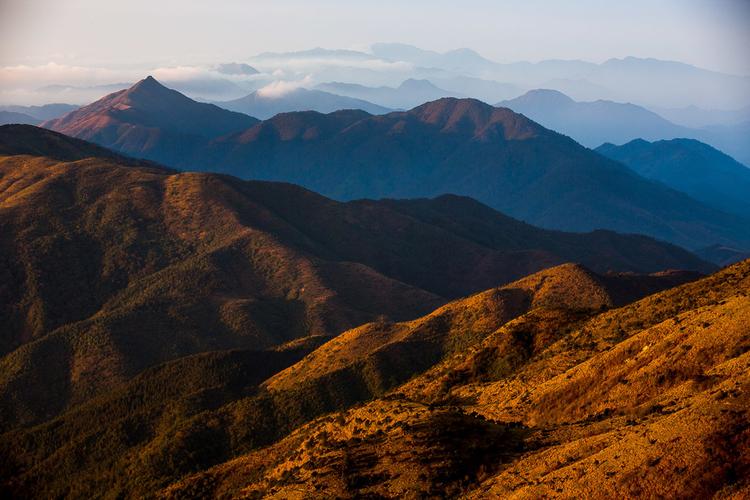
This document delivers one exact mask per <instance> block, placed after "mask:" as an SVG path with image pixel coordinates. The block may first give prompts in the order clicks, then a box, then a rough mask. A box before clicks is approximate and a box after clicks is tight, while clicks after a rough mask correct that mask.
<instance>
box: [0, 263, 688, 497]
mask: <svg viewBox="0 0 750 500" xmlns="http://www.w3.org/2000/svg"><path fill="white" fill-rule="evenodd" d="M692 278H694V276H691V275H689V274H684V273H671V274H666V275H659V276H637V275H627V276H618V275H610V276H597V275H596V274H594V273H591V272H590V271H588V270H586V269H584V268H581V267H580V266H575V265H565V266H561V267H557V268H553V269H550V270H546V271H543V272H541V273H539V274H536V275H534V276H531V277H528V278H525V279H523V280H520V281H518V282H516V283H512V284H509V285H507V286H505V287H502V288H499V289H493V290H489V291H486V292H483V293H480V294H478V295H475V296H472V297H469V298H467V299H462V300H459V301H456V302H453V303H450V304H448V305H446V306H445V307H442V308H440V309H438V310H436V311H435V312H433V313H432V314H430V315H428V316H426V317H424V318H419V319H417V320H414V321H410V322H407V323H396V324H394V323H390V322H387V321H379V322H376V323H372V324H368V325H364V326H362V327H360V328H357V329H354V330H351V331H349V332H346V333H344V334H342V335H341V336H339V337H338V338H336V339H333V340H330V341H328V342H327V343H323V344H322V345H320V344H321V342H320V341H315V340H313V339H311V341H306V342H304V343H292V344H288V345H285V346H282V347H281V348H278V349H276V350H274V351H266V352H265V353H261V352H254V351H231V352H222V353H207V354H202V355H196V356H189V357H184V358H181V359H179V360H177V361H172V362H169V363H165V364H162V365H159V366H158V367H155V368H153V369H150V370H146V371H144V372H143V373H142V374H141V375H139V376H138V377H136V378H134V379H133V380H131V381H130V382H128V383H126V384H123V385H121V386H120V387H119V388H117V389H116V390H114V391H110V392H108V393H106V394H102V395H101V396H99V397H97V398H95V399H93V400H91V401H90V402H89V403H87V404H85V405H80V406H78V407H76V408H73V409H71V410H69V411H67V412H65V413H64V414H63V415H61V416H60V417H58V418H55V419H54V420H51V421H50V422H49V423H46V424H43V425H40V426H36V427H33V428H27V429H22V430H19V431H16V432H11V433H8V434H6V435H5V438H6V439H4V440H3V441H2V442H3V443H4V445H3V446H0V454H2V457H3V458H4V459H5V458H8V459H9V460H5V461H3V462H2V463H3V465H4V467H5V469H4V470H3V472H4V473H5V474H4V475H6V476H13V477H15V478H17V480H16V483H15V484H14V485H12V486H15V488H16V490H15V491H16V492H22V491H25V492H27V493H34V494H36V495H58V494H59V492H60V491H61V488H67V489H68V490H67V491H68V493H69V494H71V495H72V496H87V495H92V494H93V495H96V494H98V493H101V492H105V491H106V492H108V493H109V494H121V495H125V496H133V495H135V496H138V495H144V494H149V493H151V492H153V491H154V490H156V489H158V488H159V487H161V486H165V485H167V484H169V482H172V481H174V480H175V478H177V477H179V476H181V475H183V474H185V473H190V472H192V471H195V470H196V469H197V470H200V469H202V468H206V467H208V466H210V465H212V464H215V463H218V462H221V461H223V460H226V459H227V458H230V457H232V456H236V455H238V454H240V453H243V452H244V451H243V450H252V449H257V448H258V447H260V446H265V445H268V444H272V443H273V442H274V441H276V440H278V439H280V438H282V437H283V436H284V435H285V434H287V433H289V432H290V431H293V430H294V429H295V428H296V427H300V426H303V427H302V429H305V427H304V424H305V423H306V422H309V421H310V420H312V419H314V418H315V417H316V416H318V415H322V414H326V413H329V412H331V411H332V410H336V409H346V408H348V407H350V406H352V405H353V404H354V403H356V402H359V401H365V400H368V399H371V398H372V397H373V396H377V395H382V394H383V393H384V391H387V390H389V389H392V388H395V387H396V386H398V385H399V384H400V383H401V382H403V381H404V380H406V379H408V378H409V377H410V375H415V374H419V373H421V372H422V371H424V370H425V369H427V368H429V367H430V366H431V365H433V364H435V363H436V362H438V361H440V360H441V359H445V360H449V359H453V357H454V356H455V355H460V354H461V353H463V352H465V351H466V349H468V348H470V347H471V346H472V345H474V344H476V343H477V342H479V341H480V340H481V339H483V338H486V337H487V336H488V335H492V333H493V332H494V331H495V330H497V329H498V328H500V327H501V326H502V325H503V324H505V323H507V322H509V321H511V320H513V319H514V318H518V317H519V316H522V315H524V314H525V313H527V312H530V311H540V310H546V309H547V308H566V309H565V310H568V309H567V308H569V309H570V310H571V312H570V314H571V316H575V317H577V318H579V319H581V318H586V317H587V315H590V314H592V313H593V312H594V311H600V310H601V309H602V308H607V307H609V306H611V305H613V304H622V303H624V302H627V301H630V300H633V299H634V298H637V297H640V296H642V295H643V294H645V293H648V292H653V291H657V290H660V289H662V288H664V287H668V286H672V285H675V284H679V283H681V282H684V281H685V280H689V279H692ZM322 340H328V339H322ZM316 348H317V349H316ZM310 351H312V352H310ZM308 353H309V354H308ZM305 354H308V356H307V357H304V358H303V359H302V360H300V358H301V357H302V356H304V355H305ZM260 360H263V362H262V363H259V361H260ZM285 368H286V369H285ZM273 371H276V373H277V375H275V376H272V375H273V373H272V372H273ZM175 374H183V375H181V376H180V377H175V376H174V375H175ZM263 377H266V378H267V379H266V380H265V382H263ZM268 377H270V378H268ZM386 404H388V403H386ZM369 406H370V405H368V407H369ZM368 407H365V408H368ZM416 408H417V409H419V408H423V403H419V404H417V406H416ZM454 410H455V409H454ZM443 411H444V410H443ZM439 412H440V411H439ZM359 416H360V415H359V414H358V415H357V417H359ZM446 416H447V417H448V418H449V420H452V419H453V417H454V416H455V414H454V412H453V411H451V412H449V414H448V415H446ZM394 417H396V415H394ZM329 418H330V417H329ZM165 420H168V421H169V422H170V425H168V426H167V425H164V424H163V422H164V421H165ZM390 420H391V419H389V421H390ZM399 420H400V419H399V418H398V417H396V418H395V421H396V422H398V421H399ZM440 420H441V417H438V418H437V419H436V422H437V421H440ZM358 422H361V420H359V421H358ZM467 423H471V421H468V422H467ZM312 425H313V426H314V425H316V424H312ZM131 426H136V427H137V428H138V431H136V432H131V431H129V430H128V428H130V427H131ZM481 428H482V427H481V426H480V427H479V428H478V429H477V431H478V430H479V429H481ZM490 428H492V426H490ZM404 430H405V431H406V430H408V429H404ZM425 430H426V431H428V434H427V435H426V436H424V435H423V436H422V439H421V441H422V445H421V446H424V450H425V451H427V450H429V449H430V448H431V447H433V446H436V447H441V446H444V445H448V443H444V442H443V439H441V438H440V436H442V434H441V428H440V427H438V428H436V429H431V430H430V429H425ZM486 430H488V429H486ZM433 432H437V433H438V434H437V435H434V434H433ZM296 434H297V435H299V432H296ZM347 434H348V433H346V432H344V433H340V434H338V436H346V435H347ZM420 434H421V433H420ZM449 435H453V432H450V433H448V434H447V435H446V436H445V437H447V436H449ZM484 435H485V437H486V438H488V436H487V435H486V434H484ZM430 436H432V438H431V437H430ZM456 437H457V436H456ZM476 437H477V438H478V437H479V434H477V436H476ZM433 438H434V439H433ZM464 438H466V436H464ZM292 439H293V438H292ZM293 441H294V442H295V444H296V445H298V444H299V443H298V442H297V441H296V440H295V439H293ZM450 441H453V439H451V440H450ZM282 442H283V441H282ZM493 442H494V441H493ZM36 443H39V444H36ZM56 443H65V444H63V445H62V446H57V444H56ZM320 443H321V444H323V441H322V440H321V441H320ZM488 444H489V443H488ZM324 446H325V445H324ZM472 446H473V445H472ZM53 447H54V449H53ZM84 447H85V449H86V450H88V451H87V452H86V453H85V454H84V456H85V457H84V458H83V462H78V463H75V462H73V461H70V460H69V459H68V458H67V457H70V456H77V455H78V454H79V453H81V452H82V450H83V449H84ZM305 448H306V449H308V450H310V452H311V453H313V452H314V450H315V449H316V448H315V444H313V442H310V443H308V445H306V446H305ZM407 448H410V447H407ZM11 449H15V450H16V452H15V453H14V454H13V457H10V454H9V452H10V450H11ZM410 449H411V451H407V449H404V450H403V451H402V453H407V454H408V453H413V452H415V451H416V450H414V449H413V448H410ZM451 449H452V448H451V446H450V445H449V446H448V449H446V450H444V451H445V452H446V453H448V454H450V452H451ZM471 449H472V448H471V447H470V448H469V451H470V450H471ZM52 453H54V456H53V455H52ZM470 455H471V454H469V456H470ZM32 456H41V457H48V458H47V459H45V460H44V463H45V466H44V467H37V466H35V465H34V464H31V463H30V462H29V460H30V458H31V457H32ZM268 456H269V457H273V458H274V459H275V452H274V451H273V450H271V452H270V453H268ZM405 458H406V457H405ZM478 459H479V457H474V458H473V459H472V460H478ZM435 462H440V461H439V460H436V461H435ZM320 463H321V464H322V463H324V461H321V462H320ZM435 465H436V466H439V465H438V464H437V463H436V464H435ZM452 467H456V468H458V469H460V468H461V465H460V464H459V463H455V464H454V465H453V466H452ZM123 469H127V470H129V471H130V473H129V474H127V475H123V474H116V475H115V474H114V471H117V470H123ZM9 471H10V473H8V472H9ZM63 478H64V480H63ZM236 479H239V480H240V481H243V480H244V477H243V476H239V477H238V478H236ZM214 483H216V484H217V486H218V485H219V484H221V482H215V481H214ZM204 488H205V486H203V485H202V487H201V488H199V490H200V491H198V492H196V493H195V494H196V495H199V496H201V495H205V494H208V492H207V491H202V490H203V489H204ZM180 489H181V490H183V494H186V495H189V493H186V491H187V490H186V489H185V487H184V486H180ZM97 492H98V493H97Z"/></svg>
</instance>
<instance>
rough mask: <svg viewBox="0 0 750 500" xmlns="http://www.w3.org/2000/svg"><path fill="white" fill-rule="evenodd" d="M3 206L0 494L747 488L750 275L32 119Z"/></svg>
mask: <svg viewBox="0 0 750 500" xmlns="http://www.w3.org/2000/svg"><path fill="white" fill-rule="evenodd" d="M503 112H504V113H505V112H506V111H503ZM507 112H508V113H509V111H507ZM328 116H330V115H328ZM0 193H1V194H0V229H2V230H1V231H0V235H2V236H0V250H1V251H0V256H2V257H1V259H2V260H0V278H2V280H0V282H2V283H3V286H2V287H0V304H2V305H3V307H2V309H0V322H2V324H4V325H6V328H5V329H4V330H3V333H2V344H0V349H1V353H2V357H0V401H2V403H1V404H0V432H2V434H0V436H1V438H0V478H2V480H1V481H0V488H2V492H3V494H4V495H7V496H10V497H61V496H62V497H97V496H121V497H142V496H153V495H158V496H165V497H170V498H195V497H217V496H232V497H234V496H263V495H275V496H276V497H278V498H288V497H290V496H294V495H301V496H302V497H337V496H338V497H349V496H363V495H370V496H380V497H386V498H396V497H403V496H405V495H408V494H415V493H416V494H419V495H421V496H426V497H429V496H435V495H449V496H467V497H475V498H486V497H488V496H491V497H497V496H501V497H502V496H508V495H509V494H512V493H518V494H524V495H529V496H545V495H547V496H548V495H551V494H553V493H554V492H556V491H557V489H559V488H561V487H565V491H569V492H572V493H574V494H576V495H581V496H586V495H591V494H592V492H594V491H599V492H602V491H604V492H608V493H612V495H615V494H616V493H619V494H622V493H623V492H625V493H626V494H628V495H633V496H637V495H644V494H645V495H652V496H657V495H661V496H674V495H675V494H676V493H678V492H679V493H680V494H687V495H690V496H697V497H704V496H711V495H713V494H715V493H716V492H722V494H729V493H737V494H738V495H742V494H743V493H744V492H746V491H748V490H747V488H748V487H750V485H749V484H748V483H747V480H746V479H745V478H746V477H747V474H746V472H748V470H750V469H748V464H747V463H746V461H745V460H744V457H745V456H747V451H748V447H747V440H746V439H745V437H744V436H745V434H747V426H746V422H747V419H748V414H747V413H748V410H747V409H748V408H750V405H748V404H747V403H748V401H747V394H748V389H750V381H749V380H748V373H750V371H749V370H748V368H750V358H749V357H748V356H750V354H749V353H750V351H749V349H750V338H749V337H748V335H749V333H748V330H747V328H746V324H747V321H748V317H749V315H750V300H749V299H748V296H747V294H748V291H750V261H746V262H743V263H740V264H737V265H735V266H732V267H729V268H726V269H724V270H721V271H719V272H718V273H716V274H714V275H711V276H708V277H704V278H701V273H705V272H713V271H714V270H715V267H714V266H711V265H709V264H707V263H705V262H703V261H701V260H700V259H698V258H696V257H695V256H693V255H691V254H690V253H688V252H686V251H684V250H682V249H680V248H678V247H675V246H673V245H670V244H667V243H662V242H658V241H656V240H653V239H650V238H647V237H644V236H638V235H620V234H616V233H611V232H607V231H596V232H593V233H588V234H579V233H561V232H556V231H549V230H543V229H539V228H535V227H533V226H529V225H527V224H525V223H522V222H519V221H517V220H514V219H511V218H509V217H507V216H504V215H502V214H500V213H498V212H496V211H494V210H492V209H491V208H489V207H487V206H484V205H482V204H480V203H478V202H476V201H474V200H471V199H468V198H464V197H460V196H456V195H445V196H441V197H438V198H434V199H415V200H357V201H350V202H346V203H342V202H337V201H334V200H331V199H328V198H325V197H323V196H321V195H318V194H316V193H313V192H311V191H308V190H306V189H303V188H301V187H298V186H294V185H291V184H286V183H273V182H259V181H243V180H240V179H237V178H233V177H230V176H227V175H221V174H212V173H195V172H193V173H191V172H178V171H175V170H172V169H169V168H165V167H162V166H160V165H158V164H155V163H151V162H149V161H143V160H137V159H133V158H128V157H123V156H120V155H119V154H117V153H115V152H112V151H110V150H107V149H105V148H103V147H101V146H97V145H95V144H92V143H89V142H86V141H83V140H79V139H75V138H71V137H68V136H65V135H62V134H59V133H55V132H53V131H50V130H45V129H41V128H37V127H33V126H25V125H14V126H2V127H0ZM569 261H575V262H580V263H581V264H571V263H566V262H569ZM667 269H686V270H692V271H676V270H672V271H667ZM624 271H627V272H624ZM644 273H649V274H644ZM630 447H637V450H638V451H637V452H636V451H633V450H631V448H630ZM665 457H668V458H665ZM672 460H675V461H677V463H680V464H684V465H680V466H679V467H677V468H676V467H675V464H674V463H672ZM716 463H721V464H724V465H723V467H724V468H721V469H720V470H717V471H715V472H714V473H712V474H711V475H710V477H709V478H706V476H705V470H707V469H708V468H710V464H716ZM122 471H127V474H123V473H122ZM528 474H531V476H527V475H528ZM582 476H584V477H586V478H587V479H586V481H581V480H580V478H581V477H582ZM519 477H523V478H526V477H529V480H526V479H523V480H520V479H519Z"/></svg>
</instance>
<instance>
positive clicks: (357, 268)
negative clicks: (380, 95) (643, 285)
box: [0, 112, 712, 429]
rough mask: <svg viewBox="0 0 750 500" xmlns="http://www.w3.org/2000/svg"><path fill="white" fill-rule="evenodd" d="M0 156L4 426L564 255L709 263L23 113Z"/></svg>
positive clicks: (405, 307)
mask: <svg viewBox="0 0 750 500" xmlns="http://www.w3.org/2000/svg"><path fill="white" fill-rule="evenodd" d="M359 113H361V112H359ZM0 155H3V156H1V157H0V192H2V195H0V229H2V231H1V232H0V234H2V237H0V250H1V252H0V255H2V261H0V276H1V277H2V283H3V287H2V288H0V304H2V307H0V322H2V324H3V325H5V326H6V327H5V328H4V330H3V332H2V336H1V338H0V350H1V351H2V353H3V354H4V355H5V357H4V358H3V360H2V362H1V363H2V367H3V371H2V373H3V377H2V380H0V398H1V399H2V400H3V401H4V404H3V405H2V406H3V407H4V408H5V409H6V410H5V412H4V414H3V419H2V420H3V422H2V427H3V428H6V429H7V428H10V427H13V426H16V425H26V424H31V423H35V422H39V421H43V420H45V419H47V418H49V417H50V416H53V415H55V414H57V413H59V412H60V411H63V410H64V409H66V408H69V407H72V406H75V405H77V404H80V403H83V402H85V401H87V400H88V399H90V398H92V397H95V396H97V395H98V394H101V393H103V392H106V391H107V390H110V389H111V388H112V387H115V386H116V385H118V384H120V383H122V382H124V381H127V380H129V379H131V378H132V377H134V376H135V375H137V374H138V373H140V372H141V371H142V370H144V369H147V368H148V367H150V366H153V365H155V364H158V363H162V362H165V361H168V360H171V359H175V358H179V357H181V356H185V355H189V354H194V353H199V352H205V351H211V350H218V349H232V348H235V349H255V350H259V349H265V348H268V347H271V346H274V345H278V344H281V343H284V342H288V341H291V340H294V339H297V338H302V337H309V336H312V335H332V334H336V333H339V332H341V331H343V330H346V329H347V328H351V327H353V326H356V325H359V324H362V323H364V322H366V321H371V320H373V319H375V318H378V317H383V318H390V319H394V320H401V319H408V318H413V317H415V316H417V315H419V314H423V313H425V312H426V311H429V310H431V309H434V308H435V307H437V306H438V305H440V304H442V303H444V302H446V300H447V299H450V298H454V297H456V296H461V295H465V294H468V293H473V292H475V291H477V290H481V289H485V288H487V287H490V286H495V285H497V284H501V283H507V282H509V281H512V280H513V279H517V278H518V277H520V276H524V275H526V274H528V273H530V272H534V271H537V270H539V269H543V268H545V267H549V266H552V265H555V264H558V263H561V262H564V261H566V260H570V259H573V260H578V261H581V262H584V263H586V264H587V265H589V266H591V267H592V268H594V269H597V270H600V271H606V270H609V269H614V270H620V271H626V270H627V271H640V272H652V271H656V270H661V269H666V268H682V269H693V270H697V271H710V270H711V269H712V266H711V265H709V264H707V263H705V262H704V261H701V260H699V259H697V258H696V257H694V256H693V255H691V254H689V253H687V252H686V251H684V250H682V249H680V248H677V247H674V246H672V245H668V244H664V243H660V242H657V241H654V240H651V239H649V238H645V237H641V236H623V235H617V234H614V233H610V232H596V233H591V234H582V235H579V234H565V233H555V232H550V231H545V230H541V229H537V228H534V227H531V226H528V225H526V224H523V223H521V222H518V221H515V220H513V219H510V218H508V217H505V216H503V215H501V214H499V213H497V212H494V211H493V210H491V209H489V208H488V207H485V206H483V205H481V204H478V203H476V202H474V201H473V200H468V199H465V198H459V197H455V196H454V197H443V198H438V199H435V200H417V201H413V202H409V201H404V202H399V201H382V202H377V201H367V200H363V201H358V202H350V203H338V202H335V201H332V200H330V199H327V198H324V197H322V196H320V195H317V194H315V193H312V192H310V191H307V190H305V189H302V188H299V187H297V186H293V185H289V184H276V183H268V182H245V181H241V180H238V179H234V178H230V177H227V176H221V175H215V174H200V173H176V172H175V171H172V170H168V169H165V168H163V167H159V166H158V165H154V164H151V163H148V162H143V161H137V160H131V159H125V158H122V157H119V156H117V155H116V154H114V153H112V152H109V151H107V150H104V149H103V148H101V147H98V146H95V145H93V144H90V143H86V142H84V141H81V140H77V139H72V138H69V137H67V136H64V135H61V134H57V133H55V132H51V131H49V130H44V129H39V128H36V127H31V126H4V127H1V128H0ZM32 380H33V381H35V382H34V383H33V384H31V381H32ZM29 384H31V385H32V386H33V387H37V388H38V389H39V390H38V391H37V390H36V389H34V390H30V391H26V390H25V389H24V388H25V387H27V386H28V385H29ZM6 403H7V404H6Z"/></svg>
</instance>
